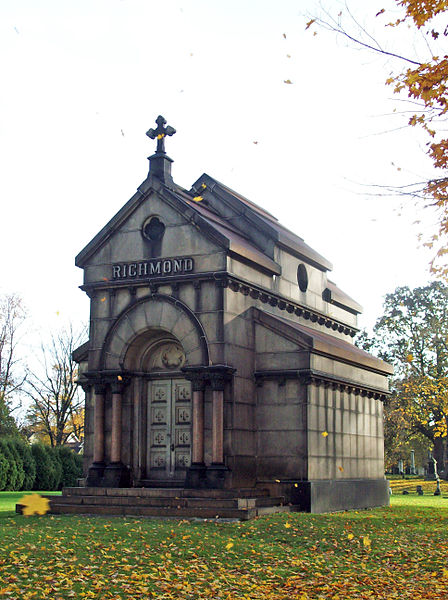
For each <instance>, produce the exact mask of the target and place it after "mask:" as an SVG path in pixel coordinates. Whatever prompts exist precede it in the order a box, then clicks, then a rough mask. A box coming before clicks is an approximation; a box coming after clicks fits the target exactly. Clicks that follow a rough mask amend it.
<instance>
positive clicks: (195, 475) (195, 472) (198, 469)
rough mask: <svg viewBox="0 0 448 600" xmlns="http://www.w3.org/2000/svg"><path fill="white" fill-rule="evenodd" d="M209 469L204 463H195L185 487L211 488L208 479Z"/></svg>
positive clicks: (188, 473) (188, 474)
mask: <svg viewBox="0 0 448 600" xmlns="http://www.w3.org/2000/svg"><path fill="white" fill-rule="evenodd" d="M206 472H207V467H206V466H205V464H204V463H193V464H192V465H191V467H190V468H189V469H188V471H187V476H186V478H185V487H186V488H191V489H195V490H198V489H204V488H207V487H209V486H208V485H207V479H206Z"/></svg>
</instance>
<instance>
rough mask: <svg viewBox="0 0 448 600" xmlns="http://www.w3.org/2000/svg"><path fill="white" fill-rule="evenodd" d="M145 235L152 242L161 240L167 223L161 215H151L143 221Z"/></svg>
mask: <svg viewBox="0 0 448 600" xmlns="http://www.w3.org/2000/svg"><path fill="white" fill-rule="evenodd" d="M142 233H143V236H144V237H145V238H146V239H147V240H150V241H151V242H160V240H161V239H162V238H163V234H164V233H165V225H164V224H163V223H162V221H161V220H160V219H159V217H151V218H150V219H148V220H147V221H145V222H144V223H143V227H142Z"/></svg>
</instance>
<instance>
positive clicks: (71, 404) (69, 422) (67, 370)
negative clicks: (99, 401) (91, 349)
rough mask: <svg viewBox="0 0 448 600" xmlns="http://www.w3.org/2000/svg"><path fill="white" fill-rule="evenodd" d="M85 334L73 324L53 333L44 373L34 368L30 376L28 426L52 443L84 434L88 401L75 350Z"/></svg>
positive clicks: (46, 348) (44, 355)
mask: <svg viewBox="0 0 448 600" xmlns="http://www.w3.org/2000/svg"><path fill="white" fill-rule="evenodd" d="M84 337H85V332H84V331H82V332H80V333H75V332H74V331H73V328H72V327H69V328H68V329H64V330H62V331H60V332H59V333H58V334H56V335H53V336H51V340H50V343H49V345H48V346H45V345H42V348H41V357H42V361H41V368H42V375H39V374H36V372H34V373H29V376H28V378H27V388H26V393H27V395H28V397H29V398H30V400H31V405H30V408H29V410H28V414H27V430H28V432H29V433H32V434H34V436H35V437H38V438H40V439H42V441H45V442H49V443H50V445H51V446H61V445H63V444H65V443H66V442H67V440H68V438H69V437H70V436H71V435H74V436H75V437H76V438H77V439H78V440H79V439H81V438H82V436H83V428H84V403H83V398H82V394H81V393H80V390H79V388H78V385H77V383H76V381H77V377H78V366H77V364H76V363H75V361H74V360H73V356H72V353H73V351H74V350H75V349H76V348H77V347H78V346H79V345H80V344H81V343H82V341H83V338H84Z"/></svg>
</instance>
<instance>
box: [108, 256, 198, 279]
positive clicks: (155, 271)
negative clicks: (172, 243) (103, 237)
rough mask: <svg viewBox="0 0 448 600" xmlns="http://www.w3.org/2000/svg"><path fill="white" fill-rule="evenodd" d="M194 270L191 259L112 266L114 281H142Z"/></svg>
mask: <svg viewBox="0 0 448 600" xmlns="http://www.w3.org/2000/svg"><path fill="white" fill-rule="evenodd" d="M193 269H194V260H193V259H192V258H189V257H188V258H163V259H157V260H145V261H141V262H133V263H119V264H116V265H112V279H129V278H137V279H140V278H143V277H155V276H157V275H160V276H163V275H175V274H176V273H190V272H191V271H193Z"/></svg>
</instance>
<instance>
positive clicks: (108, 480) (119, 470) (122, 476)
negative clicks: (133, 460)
mask: <svg viewBox="0 0 448 600" xmlns="http://www.w3.org/2000/svg"><path fill="white" fill-rule="evenodd" d="M129 485H130V473H129V469H128V468H127V467H126V466H125V465H123V464H122V463H110V464H109V465H107V467H106V468H105V469H104V475H103V478H102V480H101V486H102V487H106V488H123V487H129Z"/></svg>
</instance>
